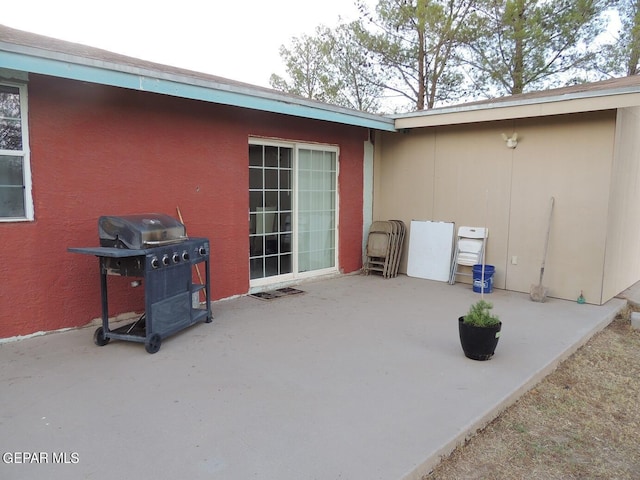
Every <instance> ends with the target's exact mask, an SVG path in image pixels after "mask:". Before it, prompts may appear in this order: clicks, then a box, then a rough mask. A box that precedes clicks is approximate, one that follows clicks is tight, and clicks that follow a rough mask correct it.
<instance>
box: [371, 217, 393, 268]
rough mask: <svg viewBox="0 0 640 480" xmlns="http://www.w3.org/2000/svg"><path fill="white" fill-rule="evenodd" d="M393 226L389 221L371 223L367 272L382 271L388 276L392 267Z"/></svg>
mask: <svg viewBox="0 0 640 480" xmlns="http://www.w3.org/2000/svg"><path fill="white" fill-rule="evenodd" d="M392 235H393V226H392V225H391V223H389V222H382V221H376V222H373V223H372V224H371V228H370V229H369V237H368V238H367V251H366V257H367V259H366V262H365V265H364V272H365V274H367V275H369V273H370V272H372V271H374V272H380V273H382V275H383V276H384V277H385V278H386V277H387V275H388V272H389V268H390V262H389V261H390V259H391V246H392V240H393V239H392Z"/></svg>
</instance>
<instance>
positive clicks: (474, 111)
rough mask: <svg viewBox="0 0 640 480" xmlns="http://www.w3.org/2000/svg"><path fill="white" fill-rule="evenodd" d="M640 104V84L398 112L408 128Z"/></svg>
mask: <svg viewBox="0 0 640 480" xmlns="http://www.w3.org/2000/svg"><path fill="white" fill-rule="evenodd" d="M638 105H640V86H627V87H619V88H612V89H607V90H597V91H581V92H575V93H568V94H564V95H557V94H554V95H549V96H546V97H545V96H538V95H536V96H535V97H533V98H521V97H516V98H513V100H509V97H507V99H505V100H501V101H498V102H486V103H484V102H478V103H477V104H469V105H464V104H462V105H456V106H452V107H443V108H437V109H433V110H425V111H421V112H412V113H408V114H404V115H397V116H394V118H395V121H396V128H397V129H398V130H405V129H411V128H420V127H437V126H444V125H460V124H467V123H479V122H490V121H499V120H513V119H517V118H533V117H546V116H552V115H565V114H572V113H582V112H596V111H602V110H612V109H617V108H624V107H633V106H638Z"/></svg>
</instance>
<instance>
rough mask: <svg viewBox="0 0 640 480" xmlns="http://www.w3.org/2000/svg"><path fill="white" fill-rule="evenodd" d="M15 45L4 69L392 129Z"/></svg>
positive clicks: (291, 100)
mask: <svg viewBox="0 0 640 480" xmlns="http://www.w3.org/2000/svg"><path fill="white" fill-rule="evenodd" d="M20 47H21V46H18V45H14V44H7V43H2V42H0V65H2V67H3V68H7V69H13V70H18V71H24V72H29V73H38V74H43V75H50V76H55V77H61V78H68V79H72V80H80V81H85V82H91V83H98V84H103V85H110V86H114V87H122V88H128V89H133V90H140V91H145V92H152V93H159V94H163V95H171V96H175V97H181V98H189V99H192V100H201V101H205V102H210V103H219V104H224V105H231V106H235V107H242V108H248V109H253V110H261V111H266V112H272V113H280V114H283V115H292V116H296V117H303V118H309V119H314V120H322V121H327V122H332V123H341V124H346V125H352V126H357V127H364V128H371V129H375V130H384V131H390V132H392V131H395V130H396V129H395V126H394V121H393V119H392V118H389V117H383V116H380V115H374V114H368V113H364V112H358V111H357V110H353V111H352V110H349V109H343V108H341V107H334V106H331V105H325V104H321V103H315V102H309V101H306V100H305V99H298V98H296V97H292V96H287V95H284V94H278V93H277V92H273V93H271V92H268V91H264V92H263V91H260V90H258V89H255V90H253V89H251V88H250V87H243V86H242V85H234V84H223V83H218V82H215V81H208V80H204V79H198V78H195V77H189V76H187V75H177V74H172V73H165V72H160V71H156V70H149V69H143V68H136V67H133V66H128V65H122V64H115V63H109V62H103V61H98V60H93V59H89V58H84V57H75V56H71V55H66V54H62V53H58V52H46V56H44V55H42V54H41V53H40V52H41V51H39V52H38V54H35V52H33V50H35V49H32V48H30V47H22V48H20ZM11 50H22V51H11Z"/></svg>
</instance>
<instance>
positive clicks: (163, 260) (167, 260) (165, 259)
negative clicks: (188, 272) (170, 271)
mask: <svg viewBox="0 0 640 480" xmlns="http://www.w3.org/2000/svg"><path fill="white" fill-rule="evenodd" d="M162 263H163V264H164V265H169V263H171V260H169V255H165V256H164V257H162Z"/></svg>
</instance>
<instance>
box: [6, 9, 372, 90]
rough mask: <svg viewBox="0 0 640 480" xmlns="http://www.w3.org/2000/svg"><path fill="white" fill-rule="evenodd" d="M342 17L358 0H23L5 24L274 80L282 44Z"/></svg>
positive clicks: (348, 16)
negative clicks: (272, 76) (273, 74)
mask: <svg viewBox="0 0 640 480" xmlns="http://www.w3.org/2000/svg"><path fill="white" fill-rule="evenodd" d="M368 3H369V4H370V5H374V4H375V3H376V2H375V1H373V0H371V1H368ZM340 18H342V20H343V21H348V20H355V19H356V18H358V11H357V9H356V7H355V0H322V1H315V2H309V1H305V0H173V1H168V0H128V1H123V0H106V1H105V0H16V1H11V2H3V6H2V18H1V19H0V24H3V25H6V26H8V27H12V28H17V29H20V30H26V31H28V32H33V33H38V34H41V35H46V36H50V37H55V38H58V39H61V40H68V41H71V42H76V43H81V44H84V45H89V46H92V47H97V48H102V49H105V50H110V51H112V52H116V53H120V54H124V55H129V56H132V57H136V58H140V59H143V60H149V61H152V62H157V63H163V64H166V65H172V66H175V67H180V68H187V69H190V70H196V71H199V72H203V73H209V74H212V75H218V76H221V77H226V78H229V79H232V80H238V81H242V82H247V83H251V84H253V85H260V86H265V87H268V86H269V77H270V76H271V74H272V73H277V74H278V75H281V76H284V75H285V74H286V71H285V68H284V65H283V62H282V60H281V58H280V54H279V49H280V46H281V45H283V44H285V45H289V43H290V40H291V38H292V37H299V36H301V35H303V34H307V35H313V34H314V31H315V28H316V27H317V26H318V25H320V24H324V25H327V26H335V25H337V24H338V23H339V19H340Z"/></svg>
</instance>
